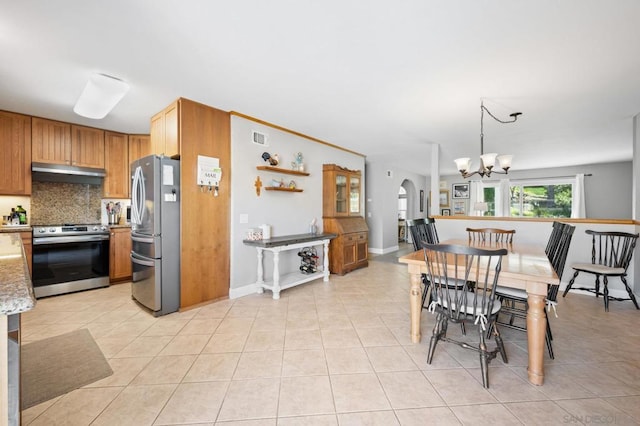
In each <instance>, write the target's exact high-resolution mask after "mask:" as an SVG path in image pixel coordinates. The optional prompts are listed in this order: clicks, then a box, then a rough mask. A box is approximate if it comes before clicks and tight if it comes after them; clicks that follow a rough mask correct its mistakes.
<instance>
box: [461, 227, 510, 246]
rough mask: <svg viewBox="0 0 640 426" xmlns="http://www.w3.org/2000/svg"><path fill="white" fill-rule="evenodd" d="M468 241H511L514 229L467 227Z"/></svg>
mask: <svg viewBox="0 0 640 426" xmlns="http://www.w3.org/2000/svg"><path fill="white" fill-rule="evenodd" d="M467 233H468V234H469V242H470V243H509V244H511V243H513V234H515V233H516V230H515V229H498V228H467Z"/></svg>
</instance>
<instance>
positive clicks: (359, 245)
mask: <svg viewBox="0 0 640 426" xmlns="http://www.w3.org/2000/svg"><path fill="white" fill-rule="evenodd" d="M368 256H369V244H368V243H367V236H366V234H361V235H360V236H359V237H358V240H357V242H356V262H358V263H362V262H366V261H367V259H368Z"/></svg>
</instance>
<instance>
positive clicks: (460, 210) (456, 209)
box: [453, 201, 467, 215]
mask: <svg viewBox="0 0 640 426" xmlns="http://www.w3.org/2000/svg"><path fill="white" fill-rule="evenodd" d="M466 210H467V209H466V202H464V201H454V202H453V214H454V215H465V214H467V211H466Z"/></svg>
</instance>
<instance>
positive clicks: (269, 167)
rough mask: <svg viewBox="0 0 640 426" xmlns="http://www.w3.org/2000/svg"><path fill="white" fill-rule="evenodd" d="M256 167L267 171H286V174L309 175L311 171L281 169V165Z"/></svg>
mask: <svg viewBox="0 0 640 426" xmlns="http://www.w3.org/2000/svg"><path fill="white" fill-rule="evenodd" d="M256 169H258V170H266V171H269V172H275V173H284V174H286V175H295V176H309V173H307V172H299V171H297V170H289V169H281V168H280V167H273V166H256ZM265 189H267V188H265Z"/></svg>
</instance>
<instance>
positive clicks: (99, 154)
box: [71, 125, 104, 169]
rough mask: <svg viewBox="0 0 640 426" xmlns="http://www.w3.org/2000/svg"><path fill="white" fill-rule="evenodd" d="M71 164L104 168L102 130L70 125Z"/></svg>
mask: <svg viewBox="0 0 640 426" xmlns="http://www.w3.org/2000/svg"><path fill="white" fill-rule="evenodd" d="M71 165H73V166H80V167H96V168H100V169H103V168H104V130H100V129H94V128H92V127H83V126H75V125H72V126H71Z"/></svg>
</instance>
